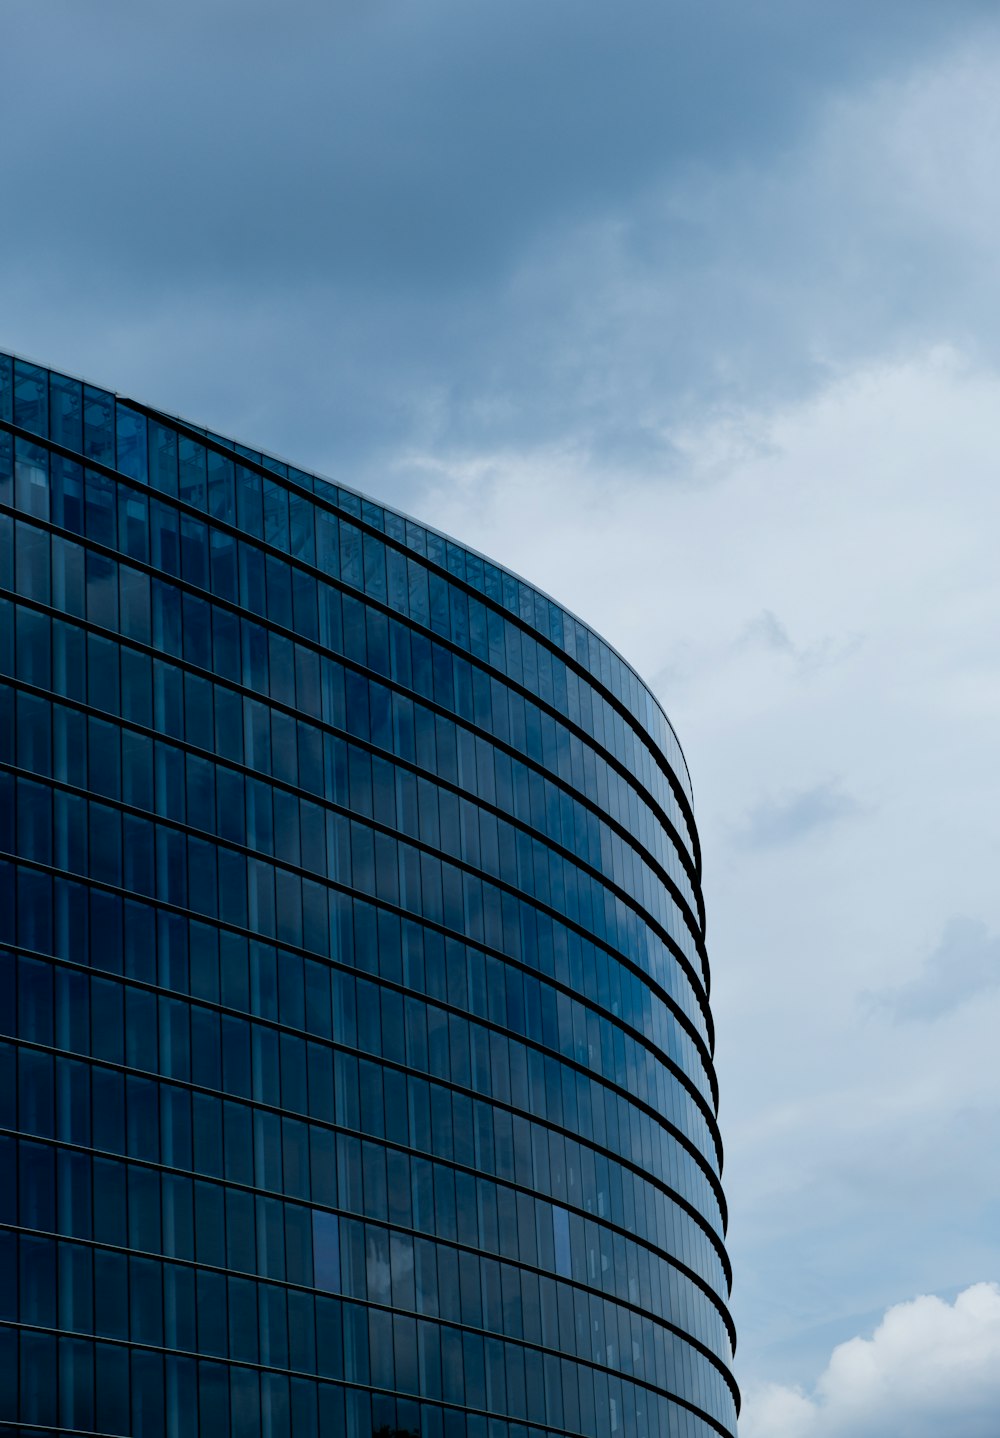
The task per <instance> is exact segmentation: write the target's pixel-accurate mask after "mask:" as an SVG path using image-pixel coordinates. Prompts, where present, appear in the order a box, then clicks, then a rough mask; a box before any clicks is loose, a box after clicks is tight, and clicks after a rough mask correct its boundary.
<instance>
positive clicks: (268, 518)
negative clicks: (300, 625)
mask: <svg viewBox="0 0 1000 1438" xmlns="http://www.w3.org/2000/svg"><path fill="white" fill-rule="evenodd" d="M4 420H6V421H8V422H10V421H13V423H14V424H16V425H18V426H20V427H21V428H23V429H26V430H29V431H30V432H31V433H33V434H36V435H38V436H40V437H42V438H44V437H46V436H49V435H51V438H52V439H54V440H55V441H56V442H57V443H59V444H62V445H64V446H65V447H66V448H68V449H70V450H72V451H73V452H74V453H78V454H80V455H81V456H84V457H86V458H89V459H92V460H95V461H97V462H98V463H101V464H105V465H108V466H109V467H110V466H115V465H117V468H118V469H119V471H120V472H121V473H123V474H125V475H128V476H130V477H132V478H133V479H135V480H137V481H139V482H141V483H142V484H143V485H151V486H152V487H153V488H154V489H157V490H159V491H160V492H163V493H166V494H169V495H174V496H176V495H179V496H180V498H181V500H182V501H183V502H184V503H186V504H190V505H191V506H193V507H194V508H195V509H197V510H201V511H207V512H208V513H209V514H210V515H212V516H213V517H214V518H216V519H220V520H222V521H224V522H227V523H229V524H234V523H238V524H239V526H240V528H241V529H244V530H246V532H248V533H253V534H255V535H257V536H258V537H263V538H264V539H265V540H266V541H267V542H268V543H271V544H274V545H276V546H277V547H279V548H281V549H283V550H285V551H286V552H288V553H291V554H292V555H294V556H295V557H296V558H299V559H301V560H304V561H305V562H307V563H310V564H311V563H314V562H315V561H316V560H317V559H318V558H319V555H318V554H317V541H316V537H315V531H316V530H318V529H321V528H322V526H323V523H324V521H325V520H329V519H330V518H333V516H331V515H330V514H329V511H328V510H326V509H325V508H324V507H323V506H321V505H317V504H316V503H315V501H314V500H313V498H312V496H311V494H310V493H308V491H315V493H316V494H318V495H320V496H322V498H323V499H325V500H326V501H327V503H329V504H331V505H334V506H336V507H337V508H339V509H340V510H341V511H342V512H344V513H345V514H347V515H349V516H351V517H352V518H355V519H360V520H362V521H363V523H364V524H365V525H367V526H370V527H371V528H373V529H375V530H376V531H378V532H381V533H385V534H386V535H388V536H389V537H390V538H391V539H393V540H394V541H395V542H396V543H398V544H400V545H405V546H407V547H408V548H409V549H410V550H411V551H412V552H414V553H416V554H418V555H420V556H421V557H424V558H427V559H429V560H430V561H431V563H432V564H434V565H436V566H437V567H438V568H439V569H441V570H447V571H448V573H449V574H451V575H453V576H455V577H456V578H458V579H459V580H460V581H461V582H462V583H463V584H468V585H469V586H470V587H471V588H472V589H473V590H475V591H478V592H479V593H481V594H483V595H484V597H486V598H487V599H489V600H491V601H492V602H493V604H494V605H496V606H497V609H499V608H501V607H502V608H504V609H507V610H508V611H510V612H512V613H514V614H515V615H519V617H520V618H521V620H522V621H523V622H524V623H526V624H528V625H531V626H533V627H534V628H535V629H537V630H538V631H539V632H540V633H541V634H542V635H543V636H544V637H545V638H546V639H548V640H549V641H550V642H551V643H552V644H554V645H555V646H556V647H557V648H560V649H563V650H564V651H565V652H566V653H567V654H569V655H570V656H571V657H572V658H573V659H574V660H575V661H576V662H577V663H579V664H581V665H582V666H583V667H584V668H585V669H587V670H588V671H589V672H590V673H591V675H592V676H593V677H594V678H595V679H596V680H597V682H598V683H601V684H603V686H604V687H605V688H606V689H608V690H610V691H611V693H613V694H614V695H615V697H616V698H617V699H618V700H619V702H620V703H622V704H624V706H625V707H626V708H627V709H628V711H629V712H630V713H631V714H632V715H633V716H634V717H635V718H637V719H638V721H639V723H640V724H641V725H642V726H643V728H644V729H645V730H646V731H647V733H649V734H650V735H651V736H652V737H653V738H654V740H655V742H656V743H657V744H658V746H659V747H660V749H661V750H662V751H663V752H664V753H665V754H666V756H667V759H668V762H669V763H670V765H671V767H672V768H673V769H674V771H675V773H676V774H677V776H678V778H679V779H680V781H681V783H682V784H683V785H684V788H685V791H686V793H687V795H688V798H689V799H690V797H691V791H690V781H689V778H688V774H687V766H686V764H685V761H684V756H683V754H682V753H681V750H680V746H679V744H678V743H677V739H676V736H675V735H674V733H673V730H672V728H671V727H670V725H669V723H668V721H667V720H666V716H665V715H664V714H663V711H662V710H661V709H660V707H659V705H658V704H657V703H656V701H655V700H654V699H653V697H652V695H651V694H650V693H649V691H648V690H647V689H646V688H645V686H644V685H643V684H642V683H641V682H640V681H639V679H638V677H637V676H636V674H635V673H634V671H633V670H632V669H631V668H630V667H629V666H628V665H626V664H625V663H624V661H623V660H622V659H621V658H620V657H619V656H618V655H616V654H615V653H614V652H613V651H612V650H611V649H610V647H609V646H608V645H607V644H605V643H604V641H603V640H601V639H600V638H599V637H598V636H597V635H596V634H594V633H592V632H591V631H590V630H588V629H586V627H585V626H584V625H582V624H580V622H579V621H578V620H576V619H575V618H574V616H572V615H570V614H568V613H566V611H564V610H562V609H561V608H560V607H559V606H557V605H555V604H554V603H552V602H551V601H550V600H548V599H546V598H545V596H543V595H541V594H539V593H538V592H537V591H536V590H533V589H531V587H530V586H529V585H527V584H525V583H524V581H523V580H518V579H516V578H515V577H514V576H513V575H510V574H507V573H505V572H504V571H502V570H500V569H499V568H498V567H497V566H495V565H493V564H491V563H490V562H489V561H488V560H483V559H481V558H480V557H479V556H478V555H474V554H471V553H469V552H468V551H467V550H465V549H463V548H462V547H461V546H460V545H457V544H455V543H453V542H451V541H446V540H445V539H443V538H442V537H441V536H440V535H436V534H433V533H432V532H430V531H428V530H426V529H425V528H424V527H423V526H422V525H419V524H417V523H416V522H415V521H413V520H409V519H404V518H403V516H401V515H397V514H395V513H393V512H392V511H388V510H384V509H382V507H381V506H379V505H377V504H375V503H373V502H372V501H371V500H365V499H362V497H361V496H359V495H356V494H353V493H351V492H350V491H349V490H343V489H338V488H337V486H335V485H332V484H329V483H328V482H327V481H325V480H320V479H316V478H315V477H314V476H312V475H308V474H305V473H303V472H302V471H301V470H294V469H290V468H289V467H288V466H287V465H285V464H283V463H281V462H278V461H275V460H271V459H269V458H267V457H265V456H262V455H261V454H260V453H259V452H256V451H253V450H248V449H245V448H244V447H243V446H240V445H234V444H233V443H232V441H229V440H224V439H220V438H219V437H218V436H211V437H210V438H211V439H213V440H214V442H215V444H217V445H218V446H219V448H218V449H214V448H208V447H207V446H205V445H203V444H201V443H200V442H199V441H198V440H197V439H195V438H194V437H193V435H191V434H190V433H180V434H178V433H177V431H176V429H175V428H174V426H173V425H172V424H171V423H170V422H169V421H167V422H166V423H161V422H159V421H157V420H155V419H153V420H149V421H147V419H146V417H145V416H144V415H143V414H142V413H140V412H139V411H137V410H136V409H135V408H134V407H132V406H130V405H128V404H123V403H121V402H117V401H116V400H115V398H114V396H112V395H110V394H107V393H106V392H105V391H100V390H95V389H93V388H91V387H90V386H86V387H84V386H81V385H80V383H79V381H75V380H71V379H69V378H67V377H66V376H63V375H58V374H52V373H50V372H47V371H45V370H42V369H40V368H38V367H37V366H34V365H30V364H27V363H26V362H25V361H22V360H16V361H13V362H12V360H11V358H10V357H9V356H0V421H4ZM116 420H117V424H116ZM185 428H187V429H190V427H185ZM116 430H117V433H116ZM220 450H221V451H223V452H220ZM225 451H230V452H232V451H235V453H236V454H238V455H240V457H241V458H244V459H248V460H250V462H251V465H257V466H262V467H263V468H265V469H267V470H269V471H270V475H274V476H277V477H279V478H280V480H284V481H288V480H290V481H291V485H289V486H286V484H283V483H280V482H277V481H276V479H275V478H271V477H270V475H269V474H260V473H258V472H257V470H256V469H254V468H251V467H250V466H249V465H247V464H238V463H236V462H235V460H234V459H231V458H230V455H229V453H226V452H225ZM303 490H305V491H307V493H303V492H302V491H303ZM362 582H364V583H365V587H367V585H368V583H369V582H373V583H377V576H376V578H375V579H374V580H372V581H369V574H368V572H367V571H365V572H364V573H363V578H362V576H359V580H358V584H359V587H360V586H361V583H362ZM450 587H453V586H450ZM494 612H495V611H494Z"/></svg>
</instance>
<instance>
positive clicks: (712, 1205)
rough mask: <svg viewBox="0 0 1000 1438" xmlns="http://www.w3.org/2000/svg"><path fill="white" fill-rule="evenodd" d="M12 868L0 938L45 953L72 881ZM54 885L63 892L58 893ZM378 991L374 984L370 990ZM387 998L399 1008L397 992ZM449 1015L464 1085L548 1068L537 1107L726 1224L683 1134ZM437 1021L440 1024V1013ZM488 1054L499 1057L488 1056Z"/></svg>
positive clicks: (451, 1061)
mask: <svg viewBox="0 0 1000 1438" xmlns="http://www.w3.org/2000/svg"><path fill="white" fill-rule="evenodd" d="M249 865H250V866H251V867H252V868H254V869H258V870H259V869H260V868H261V867H267V866H263V865H262V861H260V860H250V861H249ZM13 867H14V866H12V865H10V864H9V863H6V862H0V943H10V944H13V943H19V944H20V945H21V946H22V947H25V948H29V949H32V950H35V951H36V952H41V953H51V952H52V951H53V949H54V948H55V947H56V944H55V939H56V934H55V932H54V921H55V923H59V922H60V919H59V905H60V903H62V904H63V905H64V906H65V902H66V899H69V900H70V902H72V901H73V900H74V899H75V898H76V896H75V895H74V893H73V889H72V887H70V885H71V881H67V880H65V879H63V878H61V877H59V876H56V877H55V879H54V880H53V876H51V875H50V874H48V873H47V872H44V871H41V870H38V869H34V868H29V867H27V866H26V865H23V864H22V865H21V866H20V867H19V870H18V873H17V878H16V885H15V881H14V873H13ZM77 887H78V886H77ZM67 889H69V892H68V893H67ZM57 890H61V891H62V892H61V893H58V894H57ZM272 894H273V891H272ZM262 913H263V906H258V908H257V909H256V911H254V910H251V920H252V921H253V920H254V918H256V920H257V922H254V923H253V928H254V930H255V932H261V933H265V934H266V933H268V932H273V929H271V928H270V926H269V925H268V924H267V923H262V922H260V919H261V915H262ZM326 913H327V911H326V908H325V906H324V908H323V911H322V915H321V916H319V918H318V921H320V919H321V920H322V921H323V922H327V920H326ZM15 923H16V928H15V927H14V925H15ZM15 934H16V936H17V937H16V938H15ZM293 942H294V939H293ZM70 956H72V951H71V954H70ZM348 977H349V976H348V975H346V974H343V975H339V971H338V983H340V982H341V981H343V982H345V983H346V981H347V979H348ZM376 992H377V991H375V990H373V994H374V993H376ZM387 992H388V991H387ZM390 1002H391V1004H392V1005H393V1006H395V1007H397V1008H398V1011H399V1012H400V1013H401V1012H402V1004H401V1002H400V1000H399V998H398V996H396V997H394V998H393V999H392V1000H391V1001H390ZM340 1004H341V997H340V994H339V993H337V994H336V995H335V997H334V1011H335V1013H340V1014H341V1015H343V1010H342V1008H340ZM452 1019H453V1020H454V1021H455V1032H456V1041H455V1048H454V1053H453V1050H452V1045H451V1042H450V1035H449V1042H448V1044H447V1046H445V1045H444V1044H441V1045H440V1046H439V1049H437V1050H436V1051H435V1056H436V1058H437V1057H440V1058H441V1059H442V1061H446V1062H447V1064H448V1066H449V1072H450V1076H451V1079H452V1081H454V1082H457V1083H459V1084H462V1085H463V1086H472V1085H475V1086H477V1087H478V1089H479V1091H480V1092H482V1093H483V1094H491V1093H494V1094H496V1096H497V1097H500V1096H501V1094H504V1093H505V1089H506V1085H505V1087H504V1089H500V1088H494V1084H498V1085H499V1084H504V1080H505V1076H506V1075H507V1074H509V1072H510V1068H511V1065H512V1064H513V1063H516V1064H517V1065H518V1066H519V1067H520V1068H521V1069H522V1070H523V1071H525V1072H527V1073H529V1074H531V1073H533V1072H535V1071H537V1072H539V1073H542V1072H544V1073H546V1074H547V1073H548V1072H549V1071H551V1072H552V1073H553V1075H554V1078H553V1081H552V1082H547V1081H544V1080H543V1082H542V1087H541V1089H540V1090H539V1094H538V1097H539V1100H541V1097H542V1095H543V1094H544V1102H545V1105H546V1107H545V1109H544V1110H543V1111H544V1112H546V1113H547V1115H548V1118H549V1120H550V1121H552V1122H555V1123H559V1124H560V1125H564V1126H565V1127H567V1128H569V1129H571V1130H572V1131H574V1132H578V1133H580V1134H581V1136H582V1137H583V1138H585V1139H586V1140H587V1141H590V1142H596V1143H598V1144H600V1145H602V1146H604V1145H607V1146H608V1147H610V1148H612V1149H613V1150H614V1151H615V1152H617V1153H621V1154H622V1155H623V1156H624V1157H626V1159H627V1161H629V1162H633V1163H635V1164H637V1165H639V1166H640V1167H641V1168H642V1169H644V1170H645V1171H646V1172H648V1173H650V1174H652V1175H653V1176H654V1177H655V1178H657V1179H659V1180H660V1181H661V1182H663V1183H665V1184H666V1185H667V1186H669V1187H670V1188H672V1189H674V1191H675V1192H678V1193H680V1194H682V1195H683V1196H684V1198H685V1199H686V1200H687V1201H688V1202H690V1203H692V1204H694V1205H695V1207H696V1208H697V1209H698V1210H699V1211H701V1212H703V1213H705V1214H706V1215H708V1216H709V1218H710V1221H711V1222H712V1223H713V1225H714V1226H716V1228H717V1232H719V1233H720V1234H721V1233H722V1232H723V1231H724V1230H723V1219H722V1216H721V1189H720V1185H719V1181H718V1177H717V1175H716V1173H715V1171H714V1169H713V1167H712V1165H711V1163H710V1161H709V1159H708V1158H707V1157H705V1156H703V1155H702V1154H701V1153H700V1151H699V1150H698V1148H697V1147H696V1146H695V1145H694V1144H692V1143H691V1142H690V1141H689V1140H687V1141H686V1140H684V1139H682V1138H681V1137H679V1136H675V1135H676V1134H677V1132H678V1131H676V1130H672V1129H669V1128H667V1127H666V1126H665V1123H664V1120H662V1119H661V1118H659V1117H658V1116H654V1114H653V1113H650V1112H649V1111H647V1110H645V1109H641V1108H639V1107H638V1106H637V1105H636V1103H635V1102H634V1101H632V1100H630V1099H628V1098H626V1097H625V1096H624V1095H621V1094H619V1093H618V1092H617V1091H616V1090H614V1089H612V1088H610V1087H608V1086H607V1085H606V1084H605V1083H602V1082H600V1081H598V1080H593V1079H591V1078H589V1077H588V1076H587V1075H586V1074H585V1073H583V1072H581V1071H579V1070H576V1069H573V1068H570V1067H568V1066H566V1065H563V1064H560V1063H559V1061H558V1060H557V1059H555V1058H554V1057H546V1055H545V1054H544V1053H543V1052H542V1051H540V1050H539V1049H537V1048H534V1047H530V1046H526V1045H524V1044H523V1043H521V1042H519V1041H518V1040H516V1039H514V1038H509V1037H508V1036H507V1035H505V1034H503V1033H498V1032H496V1031H491V1030H489V1029H487V1028H486V1027H484V1026H482V1025H480V1024H478V1023H472V1024H469V1023H467V1022H466V1021H464V1020H460V1019H459V1016H451V1018H450V1019H449V1022H448V1027H449V1029H450V1028H451V1026H452ZM338 1022H339V1023H342V1022H344V1018H343V1017H341V1018H339V1019H338ZM366 1022H368V1023H370V1024H371V1033H372V1036H373V1037H374V1036H376V1035H377V1034H378V1032H379V1029H380V1025H381V1018H380V1016H379V1015H376V1014H374V1013H373V1014H372V1016H371V1018H370V1019H367V1020H366ZM435 1022H437V1020H436V1021H435ZM441 1026H442V1028H443V1016H441ZM492 1055H496V1056H497V1057H496V1058H495V1059H494V1058H492ZM555 1076H558V1077H555ZM678 1087H679V1086H678ZM507 1092H509V1090H507ZM688 1102H689V1103H690V1105H691V1109H692V1111H693V1112H694V1113H695V1114H696V1115H697V1114H700V1110H698V1109H696V1108H695V1106H694V1103H693V1100H690V1099H689V1100H688ZM654 1113H655V1111H654Z"/></svg>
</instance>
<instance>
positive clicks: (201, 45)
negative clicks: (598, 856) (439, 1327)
mask: <svg viewBox="0 0 1000 1438" xmlns="http://www.w3.org/2000/svg"><path fill="white" fill-rule="evenodd" d="M0 21H2V35H0V119H2V134H3V137H4V139H3V144H2V145H0V217H2V224H0V346H2V347H4V348H12V349H14V350H17V351H20V352H22V353H26V354H28V355H31V356H34V357H37V358H39V359H41V360H43V361H44V362H46V363H49V364H51V365H53V366H55V367H57V368H63V369H67V370H69V371H71V372H74V373H82V374H84V375H86V376H88V377H91V378H93V379H95V380H96V381H98V382H100V383H103V384H105V385H107V386H108V387H111V388H115V389H117V390H119V391H122V392H124V393H131V394H133V395H134V396H136V397H137V398H141V399H144V400H147V401H149V402H151V403H154V404H159V405H160V406H162V407H163V408H165V409H170V410H173V411H176V412H179V413H182V414H184V415H186V416H188V417H190V418H193V419H196V420H200V421H201V422H203V423H206V424H209V425H211V427H212V428H214V429H216V430H219V431H222V432H223V433H231V434H234V435H236V436H238V437H240V438H241V439H243V440H245V441H247V442H256V443H258V444H260V445H261V446H263V447H264V448H267V449H270V450H272V451H276V452H278V453H283V454H285V455H287V456H288V457H290V458H291V459H293V460H295V461H297V462H298V463H300V464H302V465H304V466H306V467H315V468H317V469H320V470H321V471H323V472H325V473H328V474H330V475H332V476H334V477H336V478H339V479H341V480H343V482H345V483H347V484H354V485H357V486H358V487H360V488H364V489H367V490H368V491H370V492H371V493H373V494H376V495H378V496H380V497H383V498H385V499H386V500H388V501H390V502H392V503H395V504H398V505H400V506H401V507H403V508H405V509H407V510H409V511H411V512H412V513H414V514H416V515H417V516H419V517H420V518H422V519H424V520H425V521H427V522H428V523H430V524H434V525H437V526H439V527H441V528H443V529H445V530H447V531H449V532H452V533H454V534H456V535H458V536H460V537H461V538H463V539H465V540H467V541H468V542H469V543H471V544H473V545H474V546H476V547H478V548H480V549H482V550H484V551H486V552H487V553H489V554H491V555H494V556H496V557H497V558H498V559H500V560H502V561H503V562H505V563H507V564H509V565H511V566H512V567H513V568H515V569H518V570H520V571H521V572H522V573H523V574H524V575H526V576H527V577H528V578H530V579H531V580H534V581H535V582H537V583H538V584H539V585H540V586H542V587H543V588H544V589H546V590H548V591H549V592H551V593H553V594H554V595H556V596H558V597H559V598H560V599H561V600H563V601H564V602H566V603H567V604H568V605H569V606H570V607H571V608H573V609H575V610H576V611H577V612H578V613H579V614H581V615H582V616H583V617H584V618H585V619H586V620H588V621H589V622H591V623H593V624H594V625H595V626H596V627H597V628H598V629H599V630H600V631H602V632H603V633H604V634H605V635H606V636H607V637H608V638H609V639H610V640H611V641H612V642H613V643H615V644H616V645H617V646H618V648H619V649H621V650H622V652H623V653H624V654H626V655H627V656H628V657H629V658H630V659H631V660H632V661H633V662H634V663H635V664H636V666H637V667H638V668H639V670H640V671H641V672H642V673H643V674H644V675H645V676H646V678H647V679H648V680H649V681H650V682H651V683H652V684H653V686H654V687H655V689H656V691H657V693H658V694H659V696H660V697H661V699H662V701H663V703H664V705H665V707H666V709H667V711H668V713H669V714H670V715H671V717H672V719H673V720H674V722H675V725H676V727H677V730H678V732H679V735H680V738H681V741H682V743H683V744H684V746H685V750H686V752H687V756H688V760H689V763H690V767H691V772H692V776H693V780H694V786H695V801H696V811H697V815H698V819H699V825H700V829H701V834H702V841H703V847H704V851H705V885H706V897H707V903H708V915H709V941H710V954H711V958H712V964H713V970H714V992H713V1002H714V1006H715V1010H716V1015H717V1021H718V1031H719V1042H718V1055H717V1057H718V1066H719V1072H720V1079H721V1086H722V1112H721V1121H722V1126H723V1135H724V1138H725V1141H726V1147H727V1155H728V1157H727V1167H726V1184H727V1189H728V1194H729V1200H730V1207H731V1211H732V1223H731V1230H730V1239H731V1252H732V1257H733V1265H734V1269H735V1280H736V1281H735V1289H734V1295H733V1306H734V1313H735V1317H736V1320H737V1324H738V1327H739V1331H740V1352H739V1355H738V1376H739V1378H740V1381H741V1383H742V1384H743V1386H744V1390H745V1399H746V1401H745V1410H744V1412H745V1418H744V1422H743V1424H742V1425H741V1427H742V1431H743V1434H744V1438H886V1435H889V1434H896V1433H903V1432H905V1433H906V1435H907V1438H924V1435H925V1434H927V1435H931V1434H934V1435H940V1434H944V1433H946V1434H947V1435H948V1438H996V1434H997V1431H998V1429H997V1421H998V1420H997V1417H996V1414H997V1412H998V1408H1000V1289H998V1288H997V1287H996V1280H997V1279H998V1278H1000V1237H998V1236H1000V1143H998V1112H1000V1077H998V1071H1000V1066H998V1060H997V1052H998V1043H997V1034H998V1032H1000V884H998V869H1000V865H998V857H1000V856H998V792H997V790H998V784H997V779H998V772H1000V764H998V745H997V736H998V733H1000V618H998V616H1000V565H998V537H1000V289H998V280H1000V244H998V236H1000V186H998V175H1000V165H998V156H1000V17H998V13H997V6H996V3H995V0H989V3H974V0H877V3H872V0H825V2H824V3H819V0H752V3H746V0H725V3H724V0H651V2H650V3H645V0H624V3H618V4H611V3H608V0H605V3H604V4H596V3H592V0H489V3H487V0H323V3H306V2H305V0H282V3H281V4H279V3H277V0H267V3H265V0H197V3H195V0H171V3H170V4H169V5H167V4H152V3H143V4H136V3H135V0H127V3H126V0H87V3H85V4H84V3H80V0H61V3H60V0H0Z"/></svg>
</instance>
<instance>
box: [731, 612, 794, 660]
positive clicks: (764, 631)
mask: <svg viewBox="0 0 1000 1438" xmlns="http://www.w3.org/2000/svg"><path fill="white" fill-rule="evenodd" d="M754 645H759V646H761V647H762V648H764V649H772V650H774V651H776V652H777V653H778V654H797V653H798V650H797V649H796V648H795V645H794V644H793V643H792V639H791V635H790V634H789V633H788V630H787V629H786V628H785V626H784V625H783V624H782V622H781V620H780V619H779V618H778V617H777V615H776V614H772V612H771V610H770V609H763V610H761V612H760V614H758V615H757V617H756V619H752V620H751V621H750V623H749V624H748V625H747V627H746V629H745V630H744V631H743V634H742V635H741V636H740V639H739V641H738V644H737V647H738V648H741V649H742V648H747V647H749V646H754Z"/></svg>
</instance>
